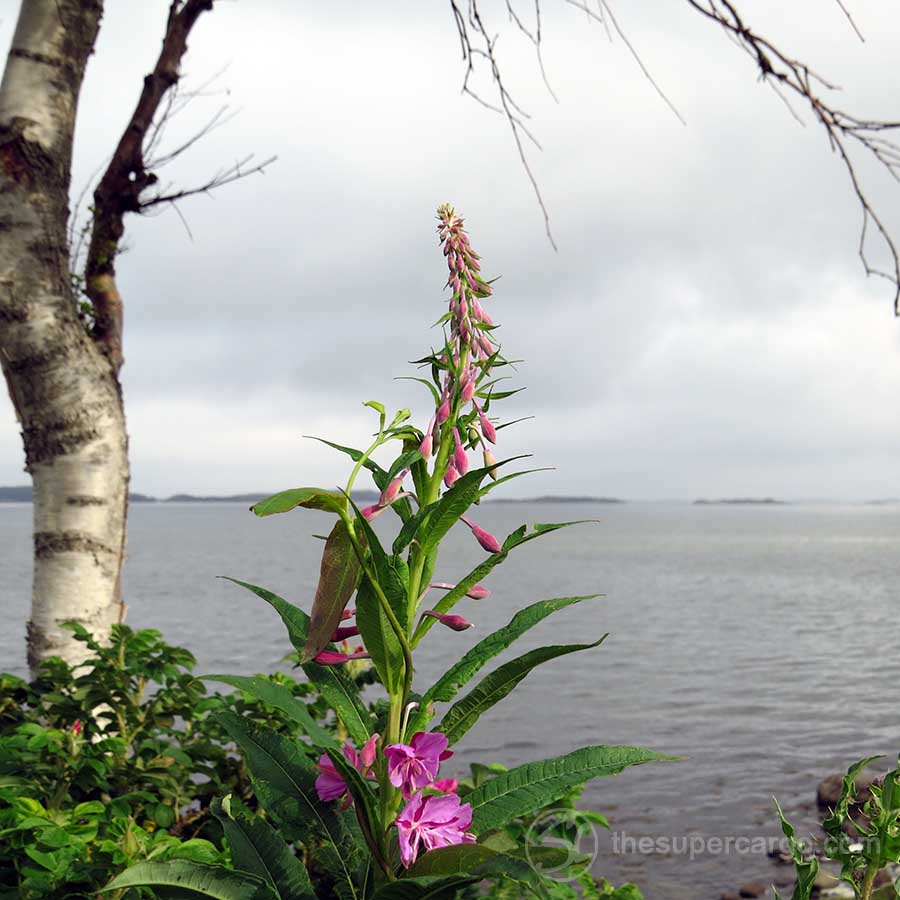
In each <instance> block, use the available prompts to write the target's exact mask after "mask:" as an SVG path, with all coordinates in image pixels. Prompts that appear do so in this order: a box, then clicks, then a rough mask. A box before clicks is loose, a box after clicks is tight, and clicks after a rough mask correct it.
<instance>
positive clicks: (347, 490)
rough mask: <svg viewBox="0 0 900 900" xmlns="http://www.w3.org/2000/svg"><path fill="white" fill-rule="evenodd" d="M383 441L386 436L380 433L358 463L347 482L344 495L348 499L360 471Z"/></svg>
mask: <svg viewBox="0 0 900 900" xmlns="http://www.w3.org/2000/svg"><path fill="white" fill-rule="evenodd" d="M383 440H384V435H383V433H382V432H380V431H379V432H378V437H377V438H375V440H374V441H373V442H372V445H371V446H370V447H369V449H368V450H366V452H365V453H363V455H362V456H361V457H360V458H359V459H358V460H357V461H356V465H355V466H354V467H353V471H352V472H351V473H350V478H349V479H348V481H347V487H346V488H345V489H344V493H345V494H347V496H348V497H349V496H350V491H351V490H353V482H354V481H356V476H357V475H359V470H360V469H361V468H362V467H363V466H364V465H365V464H366V461H367V460H368V458H369V457H370V456H371V455H372V454H373V453H374V452H375V451H376V450H377V449H378V448H379V447H380V446H381V444H382V443H383Z"/></svg>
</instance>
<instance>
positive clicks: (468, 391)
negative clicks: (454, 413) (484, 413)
mask: <svg viewBox="0 0 900 900" xmlns="http://www.w3.org/2000/svg"><path fill="white" fill-rule="evenodd" d="M474 396H475V377H474V376H473V375H470V376H469V377H468V379H467V380H466V381H465V382H464V383H463V387H462V392H461V394H460V399H461V400H462V402H463V403H468V402H469V401H470V400H471V399H472V398H473V397H474Z"/></svg>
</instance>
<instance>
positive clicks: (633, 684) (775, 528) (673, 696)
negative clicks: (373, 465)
mask: <svg viewBox="0 0 900 900" xmlns="http://www.w3.org/2000/svg"><path fill="white" fill-rule="evenodd" d="M595 517H596V518H599V519H600V522H599V523H598V524H594V525H586V526H581V527H579V528H573V529H569V530H566V531H562V532H558V533H556V534H554V535H550V536H548V537H546V538H544V539H542V540H540V541H536V542H533V543H531V544H530V545H528V547H526V548H522V549H521V550H519V551H514V552H513V554H512V555H511V556H510V559H509V560H508V561H507V562H506V563H505V564H504V566H501V567H500V568H498V569H497V570H495V572H494V573H493V574H492V575H491V576H490V578H489V580H488V582H487V583H488V585H489V586H490V587H491V588H492V590H493V592H494V593H493V595H492V596H491V597H490V598H489V599H487V600H483V601H468V600H467V601H464V603H465V605H463V604H461V605H460V607H458V609H459V611H461V612H463V613H464V614H465V615H467V616H468V617H469V618H471V619H472V620H474V621H475V622H476V623H477V625H478V627H477V629H473V630H471V631H469V632H465V633H463V634H455V633H452V632H446V631H444V630H442V629H434V630H433V631H432V632H431V634H430V636H429V640H428V641H426V642H425V643H424V644H423V645H422V648H421V650H420V653H419V662H418V666H419V668H418V672H417V679H418V680H417V687H419V688H420V689H421V688H423V687H426V686H427V684H428V683H430V679H432V678H433V677H435V676H437V675H439V674H440V673H441V672H442V671H444V669H445V668H446V667H447V666H448V665H449V664H450V662H451V661H452V659H453V658H454V657H455V656H457V655H458V654H459V653H460V652H462V651H464V650H465V649H466V648H467V647H469V646H470V645H471V644H473V643H474V642H475V641H477V640H478V639H479V638H480V637H482V636H484V635H485V634H487V633H488V632H489V631H491V630H493V629H494V628H497V627H499V626H501V625H504V624H505V623H506V622H507V621H508V620H509V618H510V616H511V615H512V614H513V612H514V611H515V610H516V609H517V608H519V607H521V606H524V605H526V604H528V603H531V602H533V601H535V600H539V599H543V598H545V597H552V596H568V595H571V594H586V593H594V592H602V593H603V594H605V597H604V598H602V599H600V600H597V601H594V602H592V603H584V604H581V605H580V606H578V607H576V608H574V609H569V610H565V611H563V612H561V613H558V614H556V615H555V616H554V617H552V618H551V619H549V620H547V621H545V622H544V623H542V624H541V625H540V626H538V627H537V628H535V629H533V630H532V631H531V632H529V634H528V635H527V636H526V638H524V639H523V640H522V642H521V645H517V646H516V647H515V648H513V649H512V650H511V651H509V652H508V653H507V655H506V656H505V657H502V658H501V661H502V659H506V658H509V657H510V656H513V655H517V654H518V653H521V652H524V650H526V649H528V648H530V647H533V646H536V645H539V644H542V643H550V642H552V643H562V642H578V643H580V642H584V641H586V640H588V639H591V638H595V637H599V636H600V635H601V634H603V633H605V632H607V631H608V632H610V637H609V638H608V640H607V641H606V643H605V644H604V645H603V646H601V647H600V648H598V649H596V650H593V651H587V652H585V653H583V654H578V655H576V656H571V657H567V658H565V659H563V660H558V661H555V662H552V663H549V664H547V665H546V666H544V667H543V668H542V669H540V670H538V671H537V672H535V673H533V674H532V675H531V676H530V677H529V678H527V679H526V680H525V681H524V682H523V683H522V684H521V685H520V686H519V687H518V688H517V689H516V691H515V692H514V693H513V694H512V695H510V697H509V698H507V699H506V700H504V701H503V702H502V703H501V704H500V705H498V706H497V707H495V708H494V710H493V711H492V714H491V715H489V716H487V717H486V718H485V719H483V720H482V721H481V722H480V723H479V724H478V725H477V726H476V727H475V728H473V729H472V730H471V731H470V732H469V733H468V735H467V736H466V737H465V739H464V740H463V742H462V744H461V745H460V747H459V750H460V751H461V752H459V753H458V755H457V756H456V758H455V759H454V760H453V761H452V762H451V763H449V764H448V765H450V766H451V767H452V766H453V764H456V766H457V769H458V770H462V769H463V767H464V766H465V765H466V762H467V761H468V760H481V761H489V760H497V761H502V762H504V763H506V764H509V765H514V764H518V763H521V762H525V761H528V760H531V759H535V758H538V757H541V756H547V755H555V754H560V753H565V752H567V751H569V750H572V749H574V748H576V747H579V746H583V745H586V744H597V743H608V744H636V745H640V746H646V747H650V748H653V749H656V750H660V751H664V752H666V753H671V754H674V755H678V756H684V757H686V759H685V760H684V761H682V762H674V763H665V764H656V765H647V766H641V767H639V768H635V769H631V770H628V771H626V772H625V773H623V774H622V775H619V776H616V777H615V778H608V779H599V780H597V781H595V782H593V783H592V785H591V786H590V787H589V788H588V790H587V792H586V795H585V799H586V801H587V803H588V804H589V805H590V806H592V807H593V808H595V809H598V810H600V811H603V812H605V813H606V814H608V816H609V818H610V820H611V822H612V824H613V829H614V830H616V831H618V832H625V833H626V834H627V835H628V836H630V837H635V838H640V837H653V838H679V837H680V838H683V837H684V836H685V835H699V836H703V837H716V836H718V837H722V838H725V837H728V836H734V837H737V836H745V837H750V838H756V837H761V836H762V837H765V836H770V835H772V836H774V835H777V834H778V828H777V826H776V823H775V821H774V816H773V812H772V806H771V800H770V798H771V796H772V795H773V794H776V795H777V796H778V797H779V798H780V799H782V801H783V802H784V804H785V806H786V808H787V810H788V812H789V813H790V814H792V815H795V816H797V817H798V818H799V820H800V821H801V822H809V821H811V819H810V817H811V815H812V814H813V812H814V810H812V809H811V807H810V803H811V801H812V800H813V798H814V793H815V786H816V784H817V782H818V780H819V779H820V778H821V777H822V776H823V775H825V774H828V773H829V772H832V771H838V770H841V769H843V768H846V766H847V764H848V763H849V762H850V761H852V760H854V759H856V758H858V757H861V756H864V755H867V754H869V753H887V754H891V753H896V752H897V751H898V750H900V721H898V720H900V679H898V678H897V677H896V676H897V675H898V674H900V652H898V649H897V642H896V640H895V639H894V638H895V634H896V632H895V625H896V621H897V616H898V608H900V607H898V599H900V590H898V585H900V509H898V508H897V507H865V506H813V505H810V506H785V507H762V508H759V507H737V508H734V507H691V506H681V505H674V504H673V505H663V504H628V505H624V506H586V505H585V506H582V505H576V504H561V505H558V506H557V505H544V504H542V505H539V506H538V505H527V504H493V505H490V504H489V505H485V506H484V507H483V508H482V509H481V510H479V511H478V515H477V517H476V518H477V521H478V522H479V524H481V525H482V526H483V527H485V528H487V529H488V530H490V531H492V532H494V533H496V534H498V535H505V534H507V533H508V532H509V531H511V530H513V528H515V527H516V526H517V525H519V524H521V523H523V522H529V523H531V522H537V521H544V522H552V521H563V520H567V519H578V518H595ZM324 521H325V519H324V518H323V516H322V515H321V514H316V513H313V512H307V511H301V512H300V513H298V514H296V515H294V514H291V515H290V516H281V517H273V518H272V519H267V520H255V519H254V518H253V517H252V516H251V515H250V514H249V513H248V512H247V510H246V508H245V507H244V506H242V505H231V504H223V505H191V504H185V505H174V504H166V505H142V504H138V505H135V506H134V507H133V509H132V512H131V516H130V523H131V533H130V537H129V547H130V549H129V560H128V564H127V567H126V570H125V594H126V600H127V603H128V606H129V613H128V622H129V624H131V625H132V626H134V627H154V628H160V629H162V630H163V631H164V632H165V634H166V636H167V637H168V639H169V640H170V641H172V642H176V643H181V644H183V645H185V646H187V647H189V648H190V649H191V650H192V651H193V652H194V653H195V654H196V656H197V657H198V661H199V662H198V671H199V672H203V671H207V672H208V671H230V672H238V673H252V672H257V671H270V670H272V669H274V668H276V667H278V666H279V664H280V659H281V657H282V656H283V655H284V654H285V653H286V652H287V651H288V650H289V649H290V648H289V645H288V643H287V640H286V637H285V635H284V632H283V629H282V627H281V624H280V621H279V620H278V618H277V616H276V615H275V614H274V613H273V612H272V611H271V610H270V609H269V608H268V607H267V606H265V604H263V603H261V602H260V601H258V600H256V599H255V598H254V597H253V596H252V595H250V594H248V593H246V592H244V591H242V590H241V589H239V588H237V587H235V586H233V585H231V584H228V583H226V582H223V581H220V580H216V578H215V576H216V575H218V574H225V575H233V576H235V577H239V578H241V579H243V580H245V581H250V582H253V583H256V584H260V585H264V586H266V587H268V588H270V589H272V590H274V591H276V592H277V593H280V594H281V595H282V596H284V597H286V598H287V599H289V600H291V601H293V602H295V603H297V604H299V605H302V606H305V607H307V608H308V606H309V601H310V598H311V597H312V594H313V591H314V588H315V581H316V577H317V573H318V557H317V554H318V552H320V550H321V543H320V542H319V541H316V540H314V539H312V538H311V534H313V533H314V532H321V531H322V528H323V522H324ZM30 524H31V508H30V506H28V505H24V504H22V505H14V504H9V505H0V547H2V551H0V585H3V591H4V592H5V596H3V597H2V602H3V611H4V621H5V623H6V628H5V629H4V630H3V631H2V632H0V666H2V667H3V668H5V669H6V670H9V671H14V672H19V673H22V671H23V668H24V659H23V655H24V654H23V645H24V632H25V621H26V618H27V613H28V610H27V604H28V599H27V597H28V591H29V587H28V585H29V581H30V559H29V545H30V532H29V529H30ZM379 524H381V523H379ZM387 524H390V523H387ZM481 556H483V551H481V550H480V549H479V548H478V546H477V545H475V544H474V542H473V541H472V539H471V537H470V535H469V533H468V530H467V529H457V530H455V531H454V532H453V533H452V534H451V536H450V538H449V539H448V542H447V547H446V550H445V551H444V554H443V557H442V559H443V561H444V565H443V566H440V567H439V570H438V572H437V575H438V576H439V577H440V579H442V580H447V581H453V580H454V579H455V578H456V577H457V576H458V575H460V574H462V573H464V572H465V571H468V569H469V568H471V567H472V565H474V563H475V562H476V561H477V560H478V559H479V558H480V557H481ZM439 632H440V633H439ZM600 842H601V855H600V859H599V861H598V871H602V872H603V873H604V874H607V875H608V876H609V877H610V878H612V879H613V880H614V881H620V880H626V879H628V880H632V881H635V882H637V883H638V884H639V885H640V886H641V887H642V888H643V889H644V891H645V894H646V896H647V897H648V898H649V900H702V898H706V897H709V898H715V897H717V896H718V894H719V893H720V892H721V891H723V890H734V889H735V888H736V886H737V885H739V884H741V883H743V882H745V881H749V880H763V881H768V880H771V879H772V878H773V877H777V876H778V875H783V874H784V872H783V870H778V869H776V868H775V867H774V866H773V865H772V864H771V863H770V862H769V860H768V859H767V858H766V857H765V855H764V854H760V853H757V854H736V853H731V854H718V855H716V854H712V853H704V854H701V855H699V856H698V857H697V858H695V859H693V860H689V859H688V858H687V857H686V856H682V855H679V854H677V853H652V854H640V853H637V852H627V853H621V852H615V851H614V845H613V841H612V837H611V836H610V835H602V836H601V839H600ZM619 846H620V847H621V846H622V845H621V844H619Z"/></svg>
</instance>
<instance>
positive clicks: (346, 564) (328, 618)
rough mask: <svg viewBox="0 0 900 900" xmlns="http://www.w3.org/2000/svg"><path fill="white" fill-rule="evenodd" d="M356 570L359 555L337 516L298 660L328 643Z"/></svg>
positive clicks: (306, 659) (350, 592)
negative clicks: (304, 643) (304, 641)
mask: <svg viewBox="0 0 900 900" xmlns="http://www.w3.org/2000/svg"><path fill="white" fill-rule="evenodd" d="M359 570H360V564H359V558H358V557H357V555H356V551H355V550H354V549H353V541H352V540H351V537H350V532H349V531H348V530H347V525H346V523H345V522H344V520H343V519H338V520H337V522H335V523H334V528H332V529H331V534H329V535H328V540H327V541H325V550H324V552H323V553H322V562H321V565H320V568H319V584H318V586H317V587H316V596H315V599H314V600H313V606H312V613H311V614H310V624H309V631H308V633H307V636H306V645H305V647H304V650H303V655H302V656H301V662H304V663H306V662H309V661H310V660H311V659H313V657H315V656H318V655H319V653H321V652H322V651H323V650H324V649H325V648H326V647H327V646H328V645H329V644H330V643H331V636H332V635H333V634H334V630H335V628H337V627H338V624H339V623H340V621H341V613H342V612H343V611H344V608H345V607H346V606H347V602H348V601H349V600H350V598H351V597H352V596H353V592H354V591H355V590H356V585H357V583H358V582H359Z"/></svg>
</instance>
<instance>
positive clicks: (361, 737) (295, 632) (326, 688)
mask: <svg viewBox="0 0 900 900" xmlns="http://www.w3.org/2000/svg"><path fill="white" fill-rule="evenodd" d="M221 577H223V578H225V580H226V581H231V582H233V583H234V584H237V585H239V586H240V587H242V588H246V589H247V590H248V591H251V592H252V593H254V594H256V596H257V597H259V598H260V599H261V600H265V602H266V603H268V604H269V606H271V607H272V608H273V609H274V610H275V611H276V612H277V613H278V615H279V616H281V620H282V621H283V622H284V624H285V626H286V627H287V631H288V637H289V638H290V640H291V643H292V644H293V645H294V648H295V649H296V650H297V652H298V653H302V652H303V648H304V647H305V646H306V636H307V632H308V630H309V616H307V615H306V613H305V612H303V610H301V609H298V608H297V607H296V606H294V605H293V604H292V603H288V602H287V600H285V599H283V598H282V597H279V596H278V595H277V594H273V593H272V591H268V590H266V589H265V588H261V587H258V586H257V585H255V584H248V583H247V582H246V581H238V579H236V578H228V577H227V576H221ZM303 671H304V672H305V673H306V677H307V678H309V680H310V681H311V682H312V683H313V684H314V685H315V686H316V688H318V690H319V693H320V694H321V695H322V696H323V697H324V698H325V700H326V702H327V703H328V704H329V706H331V708H332V709H333V710H334V711H335V712H336V713H337V714H338V716H340V719H341V721H342V722H343V723H344V726H345V727H346V729H347V733H348V734H349V735H350V737H351V738H352V739H353V741H354V743H356V745H357V746H358V747H361V746H362V745H363V744H364V743H365V742H366V741H367V740H368V739H369V737H370V736H371V734H372V716H371V714H370V713H369V711H368V710H367V709H366V706H365V704H364V703H363V701H362V697H360V694H359V688H358V687H357V686H356V684H355V683H354V681H353V679H352V678H350V677H349V676H348V675H347V673H346V672H344V671H343V670H342V669H341V668H340V667H339V666H320V665H318V664H317V663H313V662H309V663H306V665H305V666H303Z"/></svg>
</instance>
